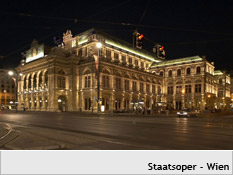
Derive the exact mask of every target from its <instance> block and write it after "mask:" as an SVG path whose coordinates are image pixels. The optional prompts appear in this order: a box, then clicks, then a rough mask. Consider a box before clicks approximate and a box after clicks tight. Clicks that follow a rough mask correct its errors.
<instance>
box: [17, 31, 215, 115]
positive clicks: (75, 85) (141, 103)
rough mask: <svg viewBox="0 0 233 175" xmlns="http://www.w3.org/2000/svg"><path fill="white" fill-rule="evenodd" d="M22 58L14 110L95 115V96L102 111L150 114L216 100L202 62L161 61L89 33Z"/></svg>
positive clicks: (210, 71) (210, 69)
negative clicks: (93, 113) (99, 44)
mask: <svg viewBox="0 0 233 175" xmlns="http://www.w3.org/2000/svg"><path fill="white" fill-rule="evenodd" d="M98 42H101V43H102V47H101V48H97V46H96V44H97V43H98ZM98 56H99V60H100V62H99V63H100V66H99V67H98ZM25 57H26V60H25V61H22V62H21V65H19V66H18V67H17V68H16V69H17V72H18V73H21V74H22V75H23V76H21V77H19V81H18V100H19V109H23V108H27V109H29V110H36V111H37V110H38V111H86V112H96V111H97V106H98V101H97V98H98V92H99V97H100V101H99V104H100V106H101V110H102V111H105V112H112V111H137V112H140V111H141V112H142V111H144V112H148V113H149V112H150V113H151V112H156V111H159V110H161V109H162V108H164V107H166V108H175V109H181V108H200V109H204V107H206V106H207V105H208V104H207V103H208V102H207V98H208V95H209V94H210V95H211V96H212V97H214V96H216V97H217V95H218V83H217V82H216V78H215V76H214V66H213V65H212V64H210V63H209V62H208V61H207V60H206V59H203V58H200V57H198V56H195V57H189V58H182V59H176V60H172V61H165V60H163V59H160V58H158V56H156V54H154V53H151V52H148V51H146V50H143V49H138V48H133V47H132V45H131V44H129V43H126V42H124V41H122V40H119V39H118V38H114V37H112V36H110V35H108V34H105V33H103V32H99V31H96V30H94V29H91V30H88V31H85V32H83V33H81V34H79V35H76V36H73V35H72V33H71V31H69V30H68V31H67V32H66V33H64V34H63V42H62V43H60V44H59V46H58V47H55V48H52V49H51V50H49V49H47V50H46V47H45V46H44V45H43V44H38V43H37V42H36V41H34V42H33V43H32V45H31V48H30V49H29V50H28V51H27V52H26V54H25ZM98 71H99V73H100V76H99V82H100V84H99V90H98V81H97V80H98Z"/></svg>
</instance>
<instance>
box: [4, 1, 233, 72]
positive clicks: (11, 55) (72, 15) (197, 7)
mask: <svg viewBox="0 0 233 175" xmlns="http://www.w3.org/2000/svg"><path fill="white" fill-rule="evenodd" d="M146 7H147V8H146ZM145 9H146V11H145ZM144 12H145V13H144ZM23 14H24V15H23ZM143 14H144V17H143V20H142V21H141V26H139V27H138V31H139V32H141V33H143V34H144V36H145V40H144V48H145V49H147V50H152V47H153V43H155V42H158V43H161V44H163V45H164V46H165V49H166V57H167V59H172V58H180V57H187V56H193V55H200V56H201V55H206V56H207V59H208V60H209V61H214V62H215V65H216V68H217V69H225V68H226V69H228V70H232V69H233V66H232V65H233V64H232V58H233V1H228V0H225V1H213V0H200V1H199V0H195V1H187V0H186V1H177V0H163V1H162V0H151V1H150V0H144V1H135V0H124V1H123V0H118V1H113V0H111V1H110V0H108V1H107V0H102V1H101V0H98V1H97V0H92V1H91V0H85V1H78V0H76V1H68V0H66V1H62V2H60V1H48V0H47V1H42V0H41V1H19V0H14V1H11V0H9V1H4V2H1V3H0V21H1V27H0V33H1V43H0V56H1V57H0V66H1V67H3V66H4V67H14V66H16V65H17V64H18V63H19V61H20V60H21V59H22V58H21V52H23V51H25V50H27V49H28V48H29V46H30V44H31V42H32V40H33V39H34V38H35V39H37V40H39V41H40V42H44V43H45V44H48V45H53V41H52V40H53V37H54V36H62V33H63V32H65V31H66V30H67V29H71V30H72V33H73V34H78V33H80V32H83V31H84V30H87V29H89V28H92V27H96V28H98V29H102V30H104V31H105V32H107V33H110V34H112V35H115V36H117V37H120V38H121V39H124V40H126V41H129V42H132V32H133V30H135V29H136V28H137V27H136V26H126V25H120V23H130V24H136V25H138V24H139V22H140V19H141V17H142V16H143ZM72 19H78V22H77V24H75V23H74V20H72ZM79 20H80V21H79ZM91 21H92V22H91ZM98 21H101V23H99V22H98ZM2 56H4V57H2Z"/></svg>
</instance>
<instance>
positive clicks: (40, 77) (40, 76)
mask: <svg viewBox="0 0 233 175" xmlns="http://www.w3.org/2000/svg"><path fill="white" fill-rule="evenodd" d="M41 86H42V72H41V73H40V74H39V87H41Z"/></svg>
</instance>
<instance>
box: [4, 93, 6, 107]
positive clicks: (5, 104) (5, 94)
mask: <svg viewBox="0 0 233 175" xmlns="http://www.w3.org/2000/svg"><path fill="white" fill-rule="evenodd" d="M4 98H5V107H6V90H4Z"/></svg>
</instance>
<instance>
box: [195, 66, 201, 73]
mask: <svg viewBox="0 0 233 175" xmlns="http://www.w3.org/2000/svg"><path fill="white" fill-rule="evenodd" d="M196 73H197V74H200V73H201V68H200V66H198V67H197V68H196Z"/></svg>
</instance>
